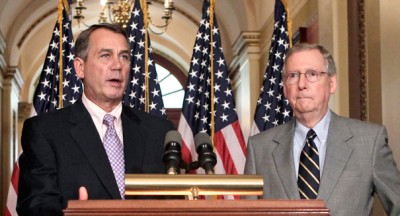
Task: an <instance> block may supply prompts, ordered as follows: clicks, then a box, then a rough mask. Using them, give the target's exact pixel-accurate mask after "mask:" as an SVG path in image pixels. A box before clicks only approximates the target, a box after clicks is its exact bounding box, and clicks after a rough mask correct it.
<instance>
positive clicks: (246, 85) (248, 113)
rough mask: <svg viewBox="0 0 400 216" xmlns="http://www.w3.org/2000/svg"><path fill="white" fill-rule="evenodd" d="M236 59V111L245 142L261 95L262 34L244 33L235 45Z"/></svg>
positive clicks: (233, 66) (234, 85)
mask: <svg viewBox="0 0 400 216" xmlns="http://www.w3.org/2000/svg"><path fill="white" fill-rule="evenodd" d="M233 51H234V53H235V54H234V55H235V57H234V59H233V61H232V63H231V65H230V68H232V69H231V79H232V80H233V82H232V88H233V89H234V93H235V100H236V110H237V112H238V116H239V121H240V125H241V128H242V131H243V136H244V139H245V141H246V142H247V139H248V137H249V133H250V130H251V126H252V124H253V119H254V112H255V109H256V102H257V99H258V96H259V94H260V85H261V83H262V79H261V77H262V75H261V74H260V73H261V69H260V33H259V32H242V33H241V34H240V36H239V37H238V39H237V40H236V42H235V43H234V45H233Z"/></svg>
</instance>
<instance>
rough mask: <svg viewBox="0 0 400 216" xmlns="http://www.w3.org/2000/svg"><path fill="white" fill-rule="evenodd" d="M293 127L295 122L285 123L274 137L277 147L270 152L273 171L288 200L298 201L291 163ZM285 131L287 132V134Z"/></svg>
mask: <svg viewBox="0 0 400 216" xmlns="http://www.w3.org/2000/svg"><path fill="white" fill-rule="evenodd" d="M294 125H295V120H292V121H290V122H288V123H286V124H285V125H284V127H282V129H281V130H280V132H279V133H278V134H277V135H276V136H275V137H274V141H275V142H277V143H278V145H277V147H276V149H275V150H274V151H273V152H272V157H273V159H274V162H275V169H276V170H277V172H278V175H279V177H280V179H281V182H282V184H283V186H284V188H285V191H286V194H287V197H288V198H289V199H300V195H299V191H298V189H297V181H296V175H295V168H294V161H293V135H294ZM287 131H289V133H288V132H287ZM267 181H268V180H267Z"/></svg>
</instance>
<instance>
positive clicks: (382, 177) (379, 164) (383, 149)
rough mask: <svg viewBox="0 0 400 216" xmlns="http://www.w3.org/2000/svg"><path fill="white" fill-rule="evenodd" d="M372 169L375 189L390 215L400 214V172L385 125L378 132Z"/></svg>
mask: <svg viewBox="0 0 400 216" xmlns="http://www.w3.org/2000/svg"><path fill="white" fill-rule="evenodd" d="M373 154H374V155H373V161H372V165H373V167H372V169H373V182H374V189H375V190H376V192H377V193H378V195H379V197H380V199H381V201H382V205H383V207H384V209H385V211H386V213H387V214H388V215H400V172H399V169H398V167H397V166H396V162H395V160H394V158H393V153H392V151H391V149H390V147H389V145H388V136H387V131H386V128H385V127H383V126H382V127H381V128H380V130H379V131H378V133H377V136H376V140H375V146H374V153H373Z"/></svg>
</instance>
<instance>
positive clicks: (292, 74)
mask: <svg viewBox="0 0 400 216" xmlns="http://www.w3.org/2000/svg"><path fill="white" fill-rule="evenodd" d="M298 76H299V74H298V73H290V74H289V76H288V77H289V78H296V77H298Z"/></svg>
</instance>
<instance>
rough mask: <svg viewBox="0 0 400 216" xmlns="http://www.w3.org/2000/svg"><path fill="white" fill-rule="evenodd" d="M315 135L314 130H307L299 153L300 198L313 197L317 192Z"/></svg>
mask: <svg viewBox="0 0 400 216" xmlns="http://www.w3.org/2000/svg"><path fill="white" fill-rule="evenodd" d="M316 136H317V135H316V134H315V132H314V130H312V129H311V130H309V131H308V133H307V136H306V143H305V145H304V148H303V151H302V152H301V155H300V165H299V177H298V180H297V184H298V185H299V193H300V198H302V199H315V198H317V194H318V188H319V180H320V170H319V155H318V148H317V146H316V145H315V143H314V138H315V137H316Z"/></svg>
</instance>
